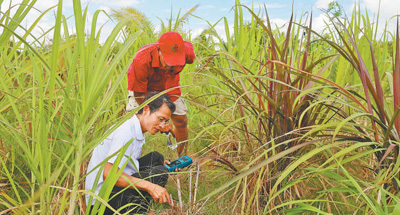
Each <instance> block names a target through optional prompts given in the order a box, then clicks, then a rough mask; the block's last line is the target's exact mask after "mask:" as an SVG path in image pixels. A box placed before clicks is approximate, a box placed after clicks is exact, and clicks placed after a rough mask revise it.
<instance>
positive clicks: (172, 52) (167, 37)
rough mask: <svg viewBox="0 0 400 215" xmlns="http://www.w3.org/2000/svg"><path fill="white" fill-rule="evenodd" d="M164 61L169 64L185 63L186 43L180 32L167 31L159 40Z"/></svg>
mask: <svg viewBox="0 0 400 215" xmlns="http://www.w3.org/2000/svg"><path fill="white" fill-rule="evenodd" d="M158 45H159V46H160V50H161V53H162V55H163V58H164V61H165V63H166V64H168V65H169V66H175V65H185V63H186V59H185V43H184V41H183V39H182V37H181V35H180V34H178V33H176V32H167V33H164V34H163V35H161V37H160V39H159V40H158Z"/></svg>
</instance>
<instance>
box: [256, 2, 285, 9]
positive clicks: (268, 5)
mask: <svg viewBox="0 0 400 215" xmlns="http://www.w3.org/2000/svg"><path fill="white" fill-rule="evenodd" d="M264 6H265V7H266V8H267V9H271V8H284V7H288V6H287V5H284V4H278V3H273V4H257V5H254V8H264ZM249 8H251V6H249Z"/></svg>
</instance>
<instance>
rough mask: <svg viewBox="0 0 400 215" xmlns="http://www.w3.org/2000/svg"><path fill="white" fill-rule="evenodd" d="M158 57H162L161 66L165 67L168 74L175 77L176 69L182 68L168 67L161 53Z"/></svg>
mask: <svg viewBox="0 0 400 215" xmlns="http://www.w3.org/2000/svg"><path fill="white" fill-rule="evenodd" d="M158 55H159V56H160V63H161V66H162V67H164V68H165V69H166V70H167V71H168V72H170V73H172V74H173V75H176V74H177V73H176V74H175V68H176V67H181V66H180V65H168V64H167V63H165V60H164V57H163V55H162V53H161V51H159V52H158ZM178 73H179V72H178Z"/></svg>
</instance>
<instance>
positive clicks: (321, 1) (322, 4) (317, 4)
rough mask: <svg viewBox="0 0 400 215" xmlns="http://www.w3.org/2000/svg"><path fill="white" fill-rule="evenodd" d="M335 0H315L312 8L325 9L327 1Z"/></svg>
mask: <svg viewBox="0 0 400 215" xmlns="http://www.w3.org/2000/svg"><path fill="white" fill-rule="evenodd" d="M333 1H335V0H318V1H317V2H315V4H314V6H313V8H314V9H327V8H328V5H329V3H331V2H333Z"/></svg>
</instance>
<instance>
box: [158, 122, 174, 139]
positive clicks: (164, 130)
mask: <svg viewBox="0 0 400 215" xmlns="http://www.w3.org/2000/svg"><path fill="white" fill-rule="evenodd" d="M169 132H171V134H172V135H173V136H174V137H175V134H174V131H173V129H172V125H171V124H169V125H164V126H162V127H161V128H160V133H164V134H168V133H169Z"/></svg>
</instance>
